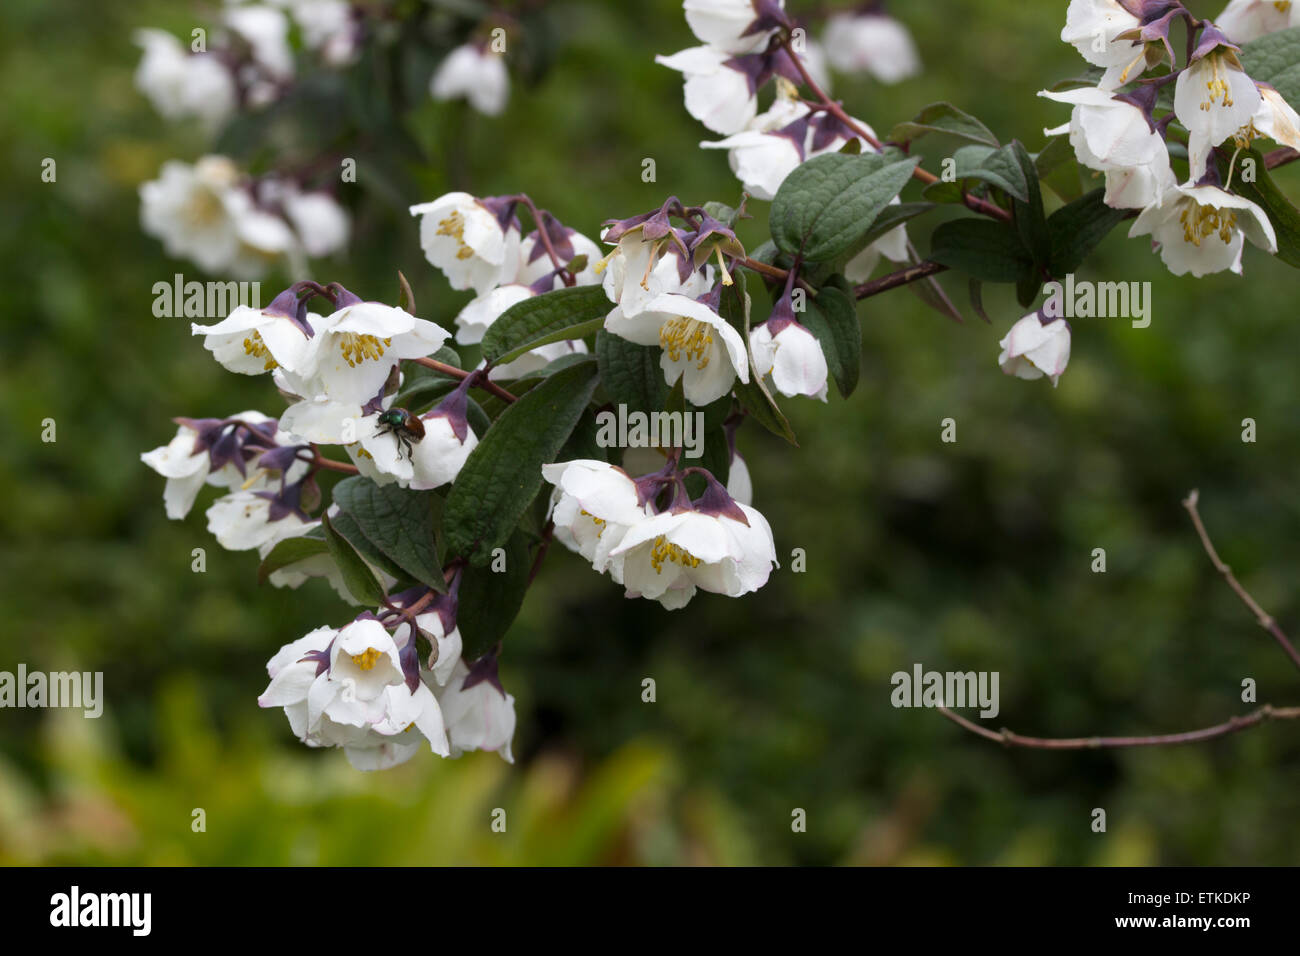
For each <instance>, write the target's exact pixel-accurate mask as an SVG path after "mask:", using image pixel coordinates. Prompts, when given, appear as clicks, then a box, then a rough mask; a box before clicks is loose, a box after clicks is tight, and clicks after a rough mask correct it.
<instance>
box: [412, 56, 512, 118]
mask: <svg viewBox="0 0 1300 956" xmlns="http://www.w3.org/2000/svg"><path fill="white" fill-rule="evenodd" d="M429 92H430V94H432V96H433V98H434V99H435V100H455V99H460V98H462V97H463V98H465V99H467V100H469V104H470V106H472V107H474V109H476V110H477V111H478V112H480V113H482V114H484V115H485V116H499V115H500V114H501V113H502V112H503V111H504V110H505V108H506V101H507V100H508V99H509V98H510V74H509V72H508V71H507V70H506V62H505V57H504V56H502V55H501V54H499V53H493V52H492V50H491V49H490V48H489V47H488V46H487V45H486V44H478V43H466V44H465V45H464V46H458V47H456V49H454V50H452V51H451V52H450V53H448V54H447V58H446V59H444V60H443V61H442V62H441V63H440V64H438V69H437V70H436V71H434V74H433V78H432V79H431V80H430V81H429Z"/></svg>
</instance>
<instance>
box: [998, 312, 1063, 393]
mask: <svg viewBox="0 0 1300 956" xmlns="http://www.w3.org/2000/svg"><path fill="white" fill-rule="evenodd" d="M998 345H999V346H1000V347H1001V349H1002V354H1001V355H999V356H998V364H999V365H1001V366H1002V371H1003V372H1005V373H1006V374H1008V375H1014V376H1016V378H1024V379H1035V378H1042V377H1043V376H1044V375H1046V376H1047V377H1048V378H1049V379H1050V380H1051V382H1052V385H1053V386H1055V385H1056V384H1057V383H1058V382H1060V380H1061V373H1063V372H1064V371H1065V366H1066V365H1067V364H1068V363H1069V361H1070V325H1069V323H1068V322H1066V321H1065V319H1051V318H1049V317H1048V316H1046V315H1043V314H1042V313H1041V312H1031V313H1030V314H1029V315H1026V316H1025V317H1024V318H1023V319H1021V320H1020V321H1018V322H1017V323H1016V324H1015V325H1013V326H1011V331H1009V332H1008V333H1007V334H1006V335H1005V336H1004V337H1003V339H1002V341H1001V342H999V343H998Z"/></svg>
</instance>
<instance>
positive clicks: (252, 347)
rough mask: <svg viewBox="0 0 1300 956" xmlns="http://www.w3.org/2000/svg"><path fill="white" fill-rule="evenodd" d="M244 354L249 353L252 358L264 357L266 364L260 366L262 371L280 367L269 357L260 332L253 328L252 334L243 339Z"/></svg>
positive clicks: (268, 351) (269, 353)
mask: <svg viewBox="0 0 1300 956" xmlns="http://www.w3.org/2000/svg"><path fill="white" fill-rule="evenodd" d="M244 354H245V355H251V356H253V358H260V359H265V360H266V364H265V365H263V366H262V371H264V372H269V371H271V370H272V369H275V368H279V367H280V366H279V363H278V362H276V360H275V359H273V358H272V357H271V352H270V350H269V349H268V348H267V347H266V343H265V342H263V341H262V333H261V332H258V331H257V330H256V329H254V330H253V334H252V335H250V336H249V337H248V338H246V339H244Z"/></svg>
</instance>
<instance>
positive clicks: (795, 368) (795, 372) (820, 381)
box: [749, 322, 829, 402]
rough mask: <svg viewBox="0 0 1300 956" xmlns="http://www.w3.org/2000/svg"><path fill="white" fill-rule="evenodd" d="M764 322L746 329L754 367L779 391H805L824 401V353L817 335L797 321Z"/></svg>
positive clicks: (792, 394)
mask: <svg viewBox="0 0 1300 956" xmlns="http://www.w3.org/2000/svg"><path fill="white" fill-rule="evenodd" d="M777 325H778V326H779V328H778V329H777V331H776V332H775V333H773V331H772V326H773V323H772V322H764V323H762V324H761V325H759V326H756V327H755V328H753V329H751V330H750V332H749V347H750V349H751V350H752V351H753V354H754V368H755V370H756V371H757V372H758V373H759V374H760V375H762V376H764V377H767V376H769V375H770V376H771V377H772V383H773V384H774V385H776V388H777V391H779V392H780V393H781V394H782V395H787V396H792V397H793V396H795V395H806V396H808V397H809V398H817V399H821V400H822V401H823V402H824V401H826V377H827V375H828V374H829V373H828V371H827V368H826V356H825V355H823V354H822V347H821V344H820V343H819V342H818V341H817V337H816V336H814V335H813V334H812V333H811V332H809V331H808V329H806V328H805V327H804V326H802V325H800V324H799V323H798V322H779V323H777Z"/></svg>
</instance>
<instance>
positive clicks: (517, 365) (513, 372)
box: [488, 339, 587, 382]
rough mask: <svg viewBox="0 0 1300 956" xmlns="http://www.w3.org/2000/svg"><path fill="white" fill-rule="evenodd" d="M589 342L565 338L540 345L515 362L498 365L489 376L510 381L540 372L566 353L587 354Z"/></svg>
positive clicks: (493, 379)
mask: <svg viewBox="0 0 1300 956" xmlns="http://www.w3.org/2000/svg"><path fill="white" fill-rule="evenodd" d="M586 354H587V343H585V342H583V341H582V339H565V340H564V341H562V342H552V343H551V344H550V345H539V346H538V347H537V348H535V349H533V350H532V351H531V352H525V353H524V354H523V355H521V356H519V358H517V359H515V360H514V361H513V362H507V363H506V364H505V365H497V366H495V367H493V369H492V371H491V372H489V373H488V378H489V379H491V380H492V381H494V382H495V381H497V380H498V379H499V380H501V381H503V382H504V381H509V380H510V379H516V378H522V377H523V376H525V375H531V374H532V373H533V372H540V371H541V370H542V369H544V368H546V366H548V365H550V364H551V363H552V362H554V361H555V360H556V359H559V358H564V356H566V355H586Z"/></svg>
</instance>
